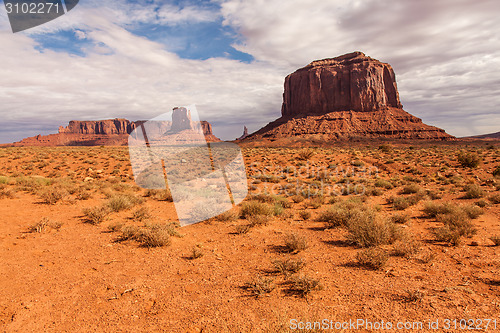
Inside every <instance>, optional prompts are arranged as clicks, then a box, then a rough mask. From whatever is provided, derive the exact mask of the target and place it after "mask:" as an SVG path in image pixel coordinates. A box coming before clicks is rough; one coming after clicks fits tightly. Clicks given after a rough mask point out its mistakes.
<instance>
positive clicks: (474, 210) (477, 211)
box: [460, 205, 483, 219]
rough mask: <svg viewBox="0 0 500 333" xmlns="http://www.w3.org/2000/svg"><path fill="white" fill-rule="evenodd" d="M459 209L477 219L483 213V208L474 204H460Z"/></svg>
mask: <svg viewBox="0 0 500 333" xmlns="http://www.w3.org/2000/svg"><path fill="white" fill-rule="evenodd" d="M460 209H462V210H463V211H464V212H465V213H466V214H467V216H469V218H471V219H477V218H478V217H479V216H481V215H482V214H483V210H482V209H481V207H479V206H476V205H470V206H462V207H460Z"/></svg>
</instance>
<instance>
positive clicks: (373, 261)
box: [356, 247, 389, 270]
mask: <svg viewBox="0 0 500 333" xmlns="http://www.w3.org/2000/svg"><path fill="white" fill-rule="evenodd" d="M356 260H357V262H358V263H359V265H361V266H364V267H367V268H370V269H373V270H377V269H381V268H382V267H384V266H385V264H386V263H387V260H389V255H388V254H387V252H386V251H384V250H382V249H380V248H378V247H372V248H369V249H364V250H361V251H359V252H358V253H357V254H356Z"/></svg>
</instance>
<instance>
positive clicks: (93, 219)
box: [83, 206, 110, 225]
mask: <svg viewBox="0 0 500 333" xmlns="http://www.w3.org/2000/svg"><path fill="white" fill-rule="evenodd" d="M109 213H110V210H109V208H108V207H107V206H96V207H92V208H84V209H83V215H85V217H86V219H85V221H86V222H87V223H90V224H94V225H95V224H100V223H102V222H103V221H104V220H105V219H106V218H107V217H108V215H109Z"/></svg>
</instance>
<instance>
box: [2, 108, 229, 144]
mask: <svg viewBox="0 0 500 333" xmlns="http://www.w3.org/2000/svg"><path fill="white" fill-rule="evenodd" d="M178 116H179V117H178V118H179V119H177V118H176V119H175V121H173V122H172V127H175V128H176V129H177V130H181V131H182V130H183V129H188V130H189V129H191V128H192V126H193V123H192V122H191V120H190V119H191V118H190V117H189V118H188V123H186V118H185V117H183V115H182V114H178ZM186 116H187V115H186ZM179 120H180V121H179ZM144 122H145V121H129V120H127V119H122V118H115V119H106V120H72V121H70V122H69V124H68V126H66V127H63V126H60V127H59V133H58V134H49V135H37V136H34V137H30V138H26V139H23V140H21V141H19V142H15V143H13V144H12V145H13V146H101V145H108V146H125V145H127V144H128V135H129V134H130V133H132V131H133V130H134V129H136V128H137V127H138V126H140V125H141V124H143V123H144ZM167 123H168V124H165V128H162V127H161V126H160V127H159V128H158V129H157V130H158V131H166V130H167V129H168V127H169V126H170V122H167ZM199 126H201V130H202V131H203V134H204V135H205V139H206V140H207V141H208V142H217V141H220V139H219V138H217V137H216V136H215V135H214V134H213V133H212V125H211V124H210V123H209V122H207V121H200V124H199Z"/></svg>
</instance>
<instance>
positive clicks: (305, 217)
mask: <svg viewBox="0 0 500 333" xmlns="http://www.w3.org/2000/svg"><path fill="white" fill-rule="evenodd" d="M299 216H300V218H301V219H303V220H304V221H305V220H308V219H310V218H311V212H310V211H307V210H301V211H299Z"/></svg>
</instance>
